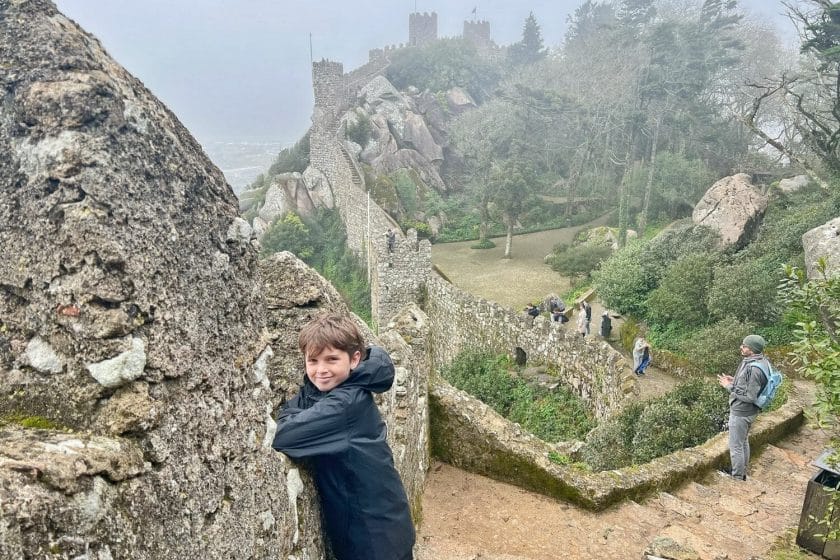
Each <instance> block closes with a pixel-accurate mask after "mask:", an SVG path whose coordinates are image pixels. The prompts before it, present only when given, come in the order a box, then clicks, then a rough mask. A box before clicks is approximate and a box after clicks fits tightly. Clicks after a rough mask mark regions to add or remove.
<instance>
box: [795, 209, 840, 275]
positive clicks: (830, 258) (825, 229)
mask: <svg viewBox="0 0 840 560" xmlns="http://www.w3.org/2000/svg"><path fill="white" fill-rule="evenodd" d="M802 247H803V248H804V249H805V269H806V270H807V272H808V278H818V277H820V273H819V270H818V269H817V261H818V260H819V259H820V258H824V259H825V261H826V268H825V273H826V276H835V275H837V274H840V218H834V219H833V220H831V221H830V222H827V223H825V224H823V225H821V226H818V227H815V228H814V229H812V230H809V231H806V232H805V233H804V234H803V235H802Z"/></svg>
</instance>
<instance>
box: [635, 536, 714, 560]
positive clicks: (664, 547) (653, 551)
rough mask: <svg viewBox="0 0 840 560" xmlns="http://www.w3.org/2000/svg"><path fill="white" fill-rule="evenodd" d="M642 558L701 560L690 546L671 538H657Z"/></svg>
mask: <svg viewBox="0 0 840 560" xmlns="http://www.w3.org/2000/svg"><path fill="white" fill-rule="evenodd" d="M642 558H645V559H647V558H657V559H660V560H700V555H699V554H697V551H696V550H694V549H693V548H691V547H690V546H688V545H684V544H680V543H678V542H677V541H675V540H674V539H672V538H670V537H656V538H655V539H653V542H651V543H650V545H649V546H648V547H647V549H646V550H645V552H644V556H643V557H642Z"/></svg>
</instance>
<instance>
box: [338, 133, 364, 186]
mask: <svg viewBox="0 0 840 560" xmlns="http://www.w3.org/2000/svg"><path fill="white" fill-rule="evenodd" d="M338 146H339V147H340V148H341V156H342V157H343V158H344V161H345V162H347V167H349V168H350V175H351V179H352V181H353V184H354V185H356V186H358V187H362V186H363V185H364V180H363V179H362V175H361V173H360V172H359V169H358V167H356V162H355V161H354V160H353V157H352V156H351V155H350V154H349V153H348V152H347V148H345V147H344V143H343V142H341V141H338Z"/></svg>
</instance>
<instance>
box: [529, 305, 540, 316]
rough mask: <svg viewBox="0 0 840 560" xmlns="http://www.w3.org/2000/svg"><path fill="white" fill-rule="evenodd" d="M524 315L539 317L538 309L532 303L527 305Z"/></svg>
mask: <svg viewBox="0 0 840 560" xmlns="http://www.w3.org/2000/svg"><path fill="white" fill-rule="evenodd" d="M525 314H526V315H529V316H531V317H539V316H540V308H539V307H537V306H536V305H534V304H533V303H529V304H528V305H526V306H525Z"/></svg>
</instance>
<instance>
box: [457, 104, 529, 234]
mask: <svg viewBox="0 0 840 560" xmlns="http://www.w3.org/2000/svg"><path fill="white" fill-rule="evenodd" d="M515 115H516V112H515V110H514V108H513V107H512V106H511V105H510V104H509V103H508V102H507V101H504V100H495V101H491V102H489V103H486V104H484V105H482V106H481V107H480V108H478V109H476V110H474V111H469V112H467V113H464V114H463V115H461V116H460V117H459V118H458V119H457V120H456V121H455V122H454V123H453V125H452V131H451V138H452V141H453V143H454V145H455V147H456V148H457V149H458V151H459V152H460V153H461V155H462V156H463V158H464V165H465V176H466V188H467V192H468V194H469V195H470V196H471V198H472V202H473V204H475V206H476V208H477V210H478V214H479V245H486V244H487V231H488V228H489V224H490V203H491V202H492V201H493V198H494V194H495V190H496V188H497V187H496V185H494V184H493V183H492V182H491V172H492V169H491V165H492V163H493V162H494V161H497V160H503V159H505V158H506V157H507V156H508V154H509V149H510V146H511V144H512V142H513V139H514V138H515V137H516V136H520V135H522V133H523V131H522V129H521V126H522V124H521V121H518V120H517V119H516V116H515Z"/></svg>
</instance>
